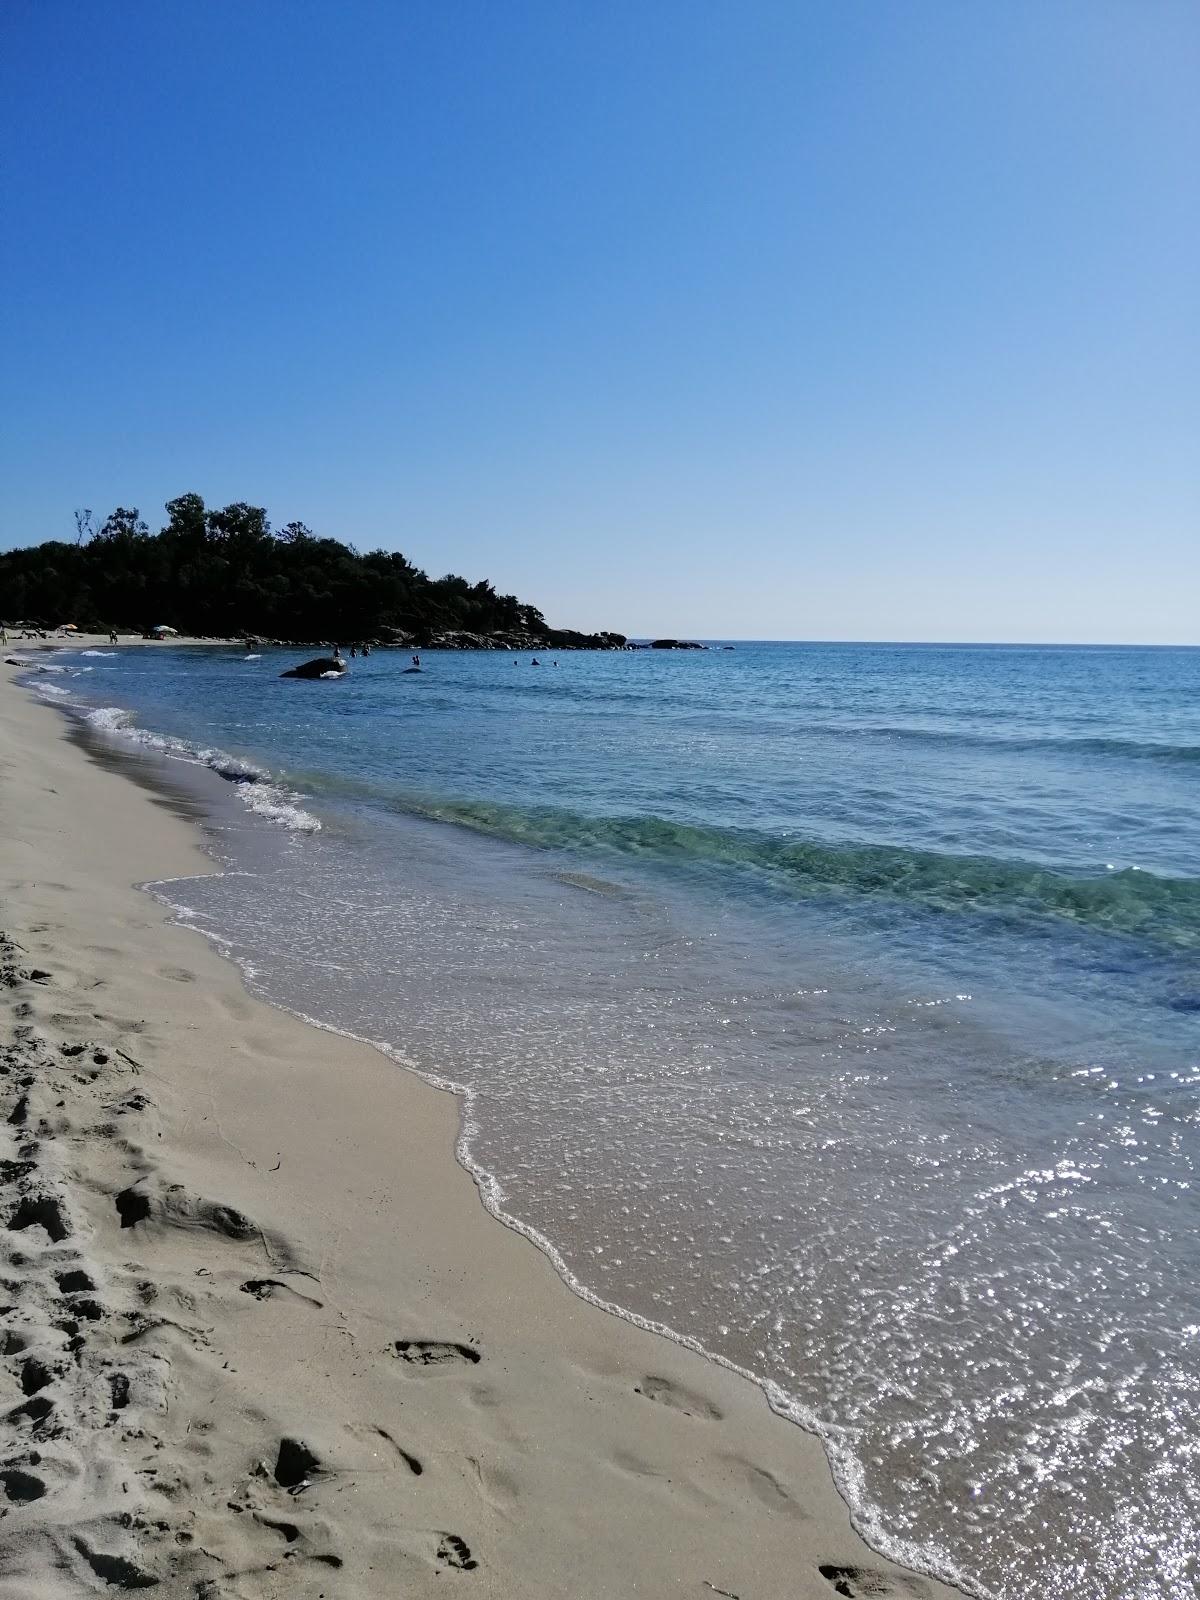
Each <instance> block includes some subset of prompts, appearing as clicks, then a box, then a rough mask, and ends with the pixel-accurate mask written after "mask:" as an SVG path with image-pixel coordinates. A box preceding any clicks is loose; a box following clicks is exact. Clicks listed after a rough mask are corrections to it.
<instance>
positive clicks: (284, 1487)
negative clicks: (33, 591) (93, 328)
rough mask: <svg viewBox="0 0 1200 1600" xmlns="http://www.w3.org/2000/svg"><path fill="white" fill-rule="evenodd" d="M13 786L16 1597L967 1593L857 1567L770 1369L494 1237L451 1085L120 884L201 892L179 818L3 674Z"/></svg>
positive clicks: (6, 797)
mask: <svg viewBox="0 0 1200 1600" xmlns="http://www.w3.org/2000/svg"><path fill="white" fill-rule="evenodd" d="M188 642H191V641H188ZM25 643H26V646H27V647H28V644H29V643H30V642H28V641H26V642H25ZM14 648H17V649H18V650H19V649H20V648H21V646H20V645H16V646H14ZM11 675H12V674H11V673H10V676H11ZM0 764H2V771H3V788H2V790H0V793H2V794H3V814H4V822H5V829H4V836H5V841H6V843H5V849H4V858H3V859H4V863H5V870H4V880H3V881H4V886H5V912H6V915H5V919H4V924H3V926H4V930H5V932H6V934H7V935H8V937H9V938H10V939H12V940H15V941H16V942H17V945H18V946H19V948H17V949H14V950H11V951H10V950H8V949H6V951H5V962H6V964H7V966H8V967H9V968H10V971H11V983H10V985H9V986H8V987H6V988H5V989H4V990H3V994H4V997H5V1005H6V1008H7V1014H6V1017H5V1031H6V1054H5V1065H6V1067H7V1069H8V1071H7V1075H6V1079H5V1100H6V1106H5V1114H6V1115H7V1116H9V1119H10V1123H9V1130H8V1131H9V1135H10V1143H11V1146H12V1148H11V1149H10V1150H9V1151H7V1152H6V1154H7V1155H9V1156H10V1157H12V1160H11V1163H10V1167H11V1177H10V1181H9V1182H7V1183H6V1185H5V1196H4V1198H5V1204H6V1210H7V1213H8V1216H9V1228H10V1231H9V1232H8V1233H7V1234H6V1235H5V1239H6V1245H7V1250H8V1257H9V1259H8V1262H7V1265H6V1276H7V1277H9V1279H10V1280H11V1283H10V1289H12V1293H11V1295H10V1298H12V1300H13V1302H14V1304H13V1307H12V1309H11V1311H10V1313H9V1315H8V1317H7V1318H6V1322H5V1328H6V1331H8V1332H9V1333H10V1335H12V1334H15V1335H16V1337H17V1339H18V1340H20V1341H24V1342H23V1344H22V1347H21V1348H20V1349H16V1348H13V1347H12V1346H13V1341H12V1339H11V1337H10V1340H9V1344H10V1351H11V1353H10V1354H9V1355H8V1356H7V1357H6V1358H5V1361H4V1367H5V1369H6V1370H7V1372H8V1374H9V1376H8V1377H7V1378H6V1382H8V1383H9V1385H10V1390H11V1395H10V1405H9V1409H8V1415H7V1417H6V1418H5V1420H4V1421H3V1423H0V1438H2V1439H3V1444H4V1469H3V1470H4V1471H7V1472H9V1473H10V1476H9V1477H8V1478H5V1479H4V1482H5V1484H6V1485H7V1486H9V1494H8V1498H9V1502H10V1504H9V1507H8V1515H7V1517H6V1518H4V1519H3V1520H4V1526H3V1528H2V1529H0V1595H4V1594H12V1595H13V1596H16V1595H17V1594H21V1595H30V1596H36V1595H39V1594H43V1593H45V1594H50V1593H63V1592H80V1593H91V1592H94V1591H95V1590H96V1588H97V1586H98V1582H101V1583H103V1582H107V1583H112V1582H117V1583H119V1584H121V1585H122V1586H124V1587H131V1586H140V1585H141V1584H145V1583H147V1582H157V1583H158V1584H159V1586H160V1588H161V1590H162V1592H164V1593H166V1594H174V1593H178V1594H181V1595H182V1594H185V1593H186V1594H196V1593H206V1592H209V1593H211V1594H212V1595H213V1596H217V1595H224V1594H226V1593H229V1594H234V1593H236V1594H239V1595H240V1594H247V1595H260V1594H261V1595H274V1594H279V1595H284V1594H286V1595H309V1594H312V1595H314V1596H316V1595H327V1596H329V1597H331V1600H332V1597H333V1596H335V1595H366V1596H374V1595H380V1596H383V1595H385V1594H386V1595H392V1594H395V1593H397V1592H400V1593H404V1594H425V1593H443V1592H444V1590H445V1586H446V1582H447V1581H450V1582H460V1581H461V1582H466V1581H467V1579H468V1578H470V1579H472V1580H473V1581H474V1584H475V1587H476V1589H477V1590H478V1591H479V1592H481V1593H486V1594H489V1595H497V1596H506V1595H513V1596H516V1595H522V1596H529V1597H533V1596H539V1597H540V1596H547V1597H548V1596H560V1595H561V1596H563V1597H565V1596H567V1595H588V1594H592V1595H613V1596H620V1595H629V1594H637V1593H645V1594H647V1595H660V1594H680V1595H697V1596H704V1595H709V1594H712V1593H719V1594H726V1595H736V1596H737V1597H738V1600H774V1597H777V1596H784V1595H787V1596H799V1597H802V1600H807V1597H812V1600H819V1597H822V1596H828V1595H831V1594H834V1593H841V1594H848V1595H851V1596H853V1595H859V1594H861V1595H864V1596H865V1595H889V1594H892V1595H911V1596H925V1597H929V1600H933V1597H936V1596H949V1595H951V1594H953V1593H955V1592H956V1591H953V1590H950V1589H948V1588H947V1587H946V1586H945V1585H942V1584H939V1583H937V1582H935V1581H933V1580H931V1579H926V1578H918V1577H916V1576H914V1575H912V1574H908V1573H906V1572H904V1571H903V1570H902V1569H900V1568H898V1567H895V1566H894V1565H892V1564H891V1563H889V1562H887V1561H886V1560H885V1559H883V1558H881V1557H879V1556H877V1555H875V1554H874V1552H872V1551H870V1550H868V1548H867V1547H866V1546H865V1545H864V1544H863V1542H862V1541H861V1540H860V1539H859V1538H858V1536H857V1534H855V1533H854V1531H853V1529H852V1528H851V1526H850V1521H849V1515H848V1513H847V1510H846V1507H845V1505H844V1503H843V1502H842V1500H841V1499H840V1497H839V1496H838V1494H837V1491H836V1489H835V1487H834V1484H833V1480H832V1477H831V1474H830V1471H829V1467H828V1465H827V1462H826V1459H825V1455H824V1451H823V1449H822V1447H821V1445H820V1443H819V1441H818V1440H817V1439H816V1438H815V1437H813V1436H811V1435H808V1434H806V1433H804V1432H802V1431H801V1430H800V1429H799V1428H797V1427H796V1426H795V1425H794V1424H791V1423H789V1422H786V1421H784V1420H782V1419H780V1418H778V1417H776V1416H775V1415H774V1414H773V1413H772V1412H771V1411H770V1409H769V1408H768V1406H767V1403H766V1400H765V1398H764V1396H763V1394H762V1392H761V1391H760V1390H759V1389H758V1388H757V1387H756V1386H755V1385H754V1384H752V1383H751V1382H750V1381H749V1380H747V1379H744V1378H742V1377H740V1376H738V1375H736V1374H734V1373H732V1372H730V1371H728V1370H726V1369H724V1368H722V1367H719V1366H717V1365H715V1364H714V1363H711V1362H709V1361H707V1360H706V1359H705V1358H703V1357H702V1356H699V1355H697V1354H695V1353H694V1352H692V1351H690V1350H688V1349H686V1348H684V1347H683V1346H680V1345H676V1344H674V1343H672V1342H670V1341H668V1340H666V1339H663V1338H661V1337H660V1336H658V1335H656V1334H653V1333H650V1332H647V1331H645V1330H643V1329H641V1328H639V1327H637V1326H636V1325H634V1324H632V1323H630V1322H626V1321H624V1320H621V1319H618V1318H615V1317H612V1316H609V1315H607V1314H605V1313H604V1312H603V1311H600V1310H598V1309H596V1308H595V1307H594V1306H592V1305H589V1304H587V1303H586V1302H584V1301H583V1300H581V1299H580V1298H578V1297H577V1296H576V1295H574V1294H572V1293H571V1291H570V1290H569V1289H568V1288H567V1287H566V1285H565V1284H564V1283H563V1282H562V1281H561V1279H560V1278H559V1277H558V1275H557V1273H556V1272H555V1271H554V1268H553V1266H552V1264H551V1263H550V1261H549V1260H548V1259H546V1257H544V1256H543V1255H542V1254H541V1253H540V1252H539V1251H538V1250H537V1249H536V1248H535V1247H534V1246H533V1245H532V1244H530V1243H529V1242H528V1241H527V1240H526V1239H524V1238H523V1237H521V1236H520V1235H518V1234H516V1233H515V1232H513V1231H512V1230H510V1229H507V1228H504V1227H503V1226H501V1225H500V1224H499V1223H498V1222H497V1221H496V1220H495V1219H494V1218H493V1217H491V1216H490V1215H488V1213H487V1212H486V1210H485V1209H484V1207H483V1205H482V1203H481V1201H480V1197H479V1195H478V1193H477V1191H476V1188H475V1185H474V1183H473V1181H472V1179H471V1178H470V1176H469V1175H468V1174H467V1172H465V1171H464V1170H463V1168H462V1167H461V1166H459V1165H458V1163H457V1162H456V1161H455V1160H454V1159H453V1154H452V1152H453V1150H454V1146H455V1141H456V1137H457V1131H458V1108H457V1105H456V1104H455V1103H454V1101H453V1098H452V1097H451V1096H450V1095H448V1094H446V1093H445V1092H443V1091H439V1090H436V1089H434V1088H431V1087H430V1086H428V1085H427V1084H425V1083H423V1082H421V1081H420V1080H419V1079H417V1078H416V1077H415V1076H414V1075H413V1074H411V1073H407V1072H405V1071H403V1070H398V1069H397V1068H396V1066H395V1065H394V1064H392V1063H391V1062H390V1061H388V1060H387V1059H386V1058H385V1057H384V1056H383V1055H382V1054H381V1053H380V1052H378V1051H377V1050H375V1049H374V1048H372V1047H370V1046H368V1045H365V1044H358V1043H355V1042H354V1041H352V1040H348V1039H345V1038H343V1037H341V1036H339V1035H333V1034H330V1033H328V1032H325V1031H320V1030H318V1029H316V1028H314V1027H312V1026H310V1025H308V1024H306V1023H304V1022H302V1021H301V1020H299V1019H298V1018H296V1017H294V1016H292V1015H290V1014H289V1013H286V1012H283V1011H277V1010H275V1009H273V1008H271V1007H270V1006H268V1005H267V1004H266V1003H265V1002H262V1001H259V1000H257V999H254V998H252V997H251V996H249V995H248V994H247V992H246V990H245V988H244V986H243V984H242V981H241V976H240V973H239V972H238V970H237V969H236V967H234V966H233V965H232V963H230V962H227V961H225V960H224V959H223V958H222V957H221V956H220V955H219V954H217V952H216V951H215V950H214V949H212V948H211V947H210V946H209V945H208V943H207V942H206V941H204V940H203V939H199V938H197V937H196V936H195V934H194V933H193V932H192V931H191V930H189V929H187V928H186V927H184V926H181V925H179V924H177V923H173V922H171V920H170V915H169V912H168V911H167V910H166V909H165V908H164V907H162V906H161V905H160V904H159V903H158V902H157V901H155V900H153V899H151V898H150V897H149V896H148V895H146V894H144V893H141V892H139V891H138V890H137V889H135V888H134V887H132V885H133V884H134V883H135V882H145V881H147V880H149V879H163V878H169V877H173V876H176V877H177V876H183V875H191V874H200V873H207V872H212V871H214V870H216V869H215V867H214V864H213V863H212V861H211V860H210V859H209V858H208V857H207V856H206V855H205V854H204V853H203V851H202V850H201V848H200V844H199V841H198V838H197V837H196V834H195V830H194V828H193V827H191V826H190V825H189V823H188V821H187V820H186V815H185V808H184V807H182V806H180V805H171V804H170V803H169V802H168V801H167V800H166V799H164V798H161V797H157V798H156V797H155V796H153V795H152V794H151V793H149V792H147V791H146V790H145V789H143V788H140V787H138V786H136V785H135V784H133V783H131V782H130V781H129V779H128V778H127V777H126V776H125V775H123V774H122V773H120V772H118V771H114V770H111V769H109V768H106V767H103V766H101V765H100V764H98V763H97V762H94V761H91V760H89V759H88V758H87V757H86V756H85V755H84V754H83V753H82V752H81V751H80V750H79V749H78V748H76V747H75V745H74V743H73V741H72V740H71V737H70V734H69V730H68V729H67V727H66V725H65V724H64V722H63V720H62V719H61V717H59V716H57V715H52V714H51V712H50V711H48V710H47V708H46V707H44V706H41V705H38V704H37V703H36V702H35V701H34V699H33V697H32V696H29V695H27V694H25V693H24V691H20V690H17V689H16V688H15V687H14V686H12V685H11V684H10V686H9V688H8V689H7V691H6V692H5V694H4V696H3V701H2V703H0ZM37 973H42V974H44V976H42V977H38V976H36V974H37ZM81 1045H82V1046H85V1048H84V1049H82V1050H79V1049H77V1048H76V1047H77V1046H81ZM100 1057H103V1058H104V1059H103V1061H101V1060H100V1059H99V1058H100ZM22 1098H24V1100H25V1108H24V1111H23V1112H22V1114H21V1117H18V1118H17V1119H15V1120H14V1118H13V1116H12V1112H13V1111H14V1110H15V1109H16V1108H17V1107H18V1106H19V1104H20V1101H21V1099H22ZM143 1102H144V1103H143ZM117 1197H120V1201H119V1203H118V1198H117ZM144 1206H146V1207H148V1212H147V1214H145V1215H141V1214H140V1213H141V1212H142V1210H143V1207H144ZM23 1218H28V1219H29V1220H28V1223H27V1225H19V1226H18V1225H16V1224H15V1223H14V1219H16V1223H20V1222H21V1219H23ZM39 1218H40V1219H41V1220H38V1219H39ZM47 1219H49V1221H50V1224H51V1226H50V1227H49V1228H47V1227H46V1225H45V1224H46V1220H47ZM54 1233H57V1234H59V1237H58V1238H54V1237H52V1234H54ZM14 1252H15V1254H14ZM84 1278H86V1279H87V1282H88V1283H89V1284H90V1285H91V1287H90V1288H83V1287H82V1283H83V1279H84ZM64 1285H78V1286H79V1287H75V1288H68V1287H64ZM72 1327H73V1328H74V1329H75V1331H74V1332H71V1331H69V1330H70V1328H72ZM31 1362H32V1363H35V1367H31V1366H30V1363H31ZM43 1377H44V1378H45V1381H44V1382H41V1381H40V1379H41V1378H43ZM34 1383H36V1384H37V1387H36V1388H32V1389H31V1388H30V1385H31V1384H34ZM98 1395H99V1396H100V1399H97V1396H98ZM23 1396H24V1397H25V1398H24V1399H23V1398H22V1397H23ZM122 1396H123V1398H122ZM105 1398H107V1399H108V1400H109V1401H111V1403H110V1404H102V1403H101V1400H103V1399H105ZM118 1400H119V1401H120V1403H119V1404H118V1403H117V1402H118ZM18 1413H19V1414H18ZM287 1440H291V1441H294V1442H295V1447H289V1446H286V1445H285V1444H284V1441H287ZM301 1446H302V1447H303V1449H302V1450H301V1449H300V1447H301ZM306 1452H307V1453H306ZM34 1456H36V1457H37V1460H36V1461H35V1460H33V1457H34ZM297 1473H298V1474H299V1478H298V1481H296V1482H292V1483H290V1484H289V1483H288V1482H287V1481H286V1480H288V1479H289V1478H294V1477H295V1476H296V1474H297ZM12 1474H17V1476H12ZM34 1484H40V1485H41V1486H42V1487H41V1489H40V1491H39V1492H38V1493H37V1494H36V1495H35V1494H34V1493H33V1485H34ZM13 1486H15V1490H16V1498H14V1492H13ZM21 1496H25V1498H20V1497H21ZM439 1580H441V1581H440V1583H439ZM69 1582H73V1583H74V1584H75V1589H74V1590H64V1587H63V1585H66V1584H68V1583H69ZM435 1583H437V1584H438V1587H437V1588H436V1589H435V1587H434V1585H435ZM10 1585H11V1587H9V1586H10ZM226 1585H230V1587H228V1588H227V1587H226ZM206 1586H209V1587H208V1588H206Z"/></svg>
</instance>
